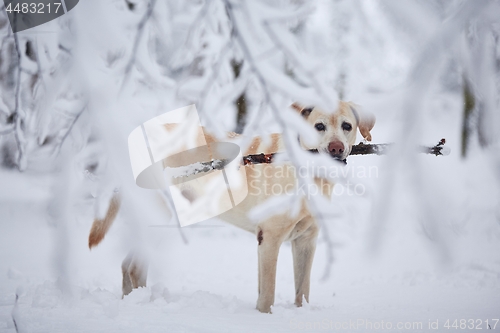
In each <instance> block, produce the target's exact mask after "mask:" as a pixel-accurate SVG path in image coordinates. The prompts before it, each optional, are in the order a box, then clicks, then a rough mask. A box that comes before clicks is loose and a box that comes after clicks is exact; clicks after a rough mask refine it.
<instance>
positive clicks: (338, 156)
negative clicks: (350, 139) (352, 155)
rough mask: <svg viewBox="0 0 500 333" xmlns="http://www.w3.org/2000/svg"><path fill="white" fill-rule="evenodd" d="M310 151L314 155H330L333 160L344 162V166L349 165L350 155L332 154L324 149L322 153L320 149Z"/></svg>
mask: <svg viewBox="0 0 500 333" xmlns="http://www.w3.org/2000/svg"><path fill="white" fill-rule="evenodd" d="M309 151H310V152H312V153H319V152H321V153H323V154H326V155H329V156H330V157H331V158H333V159H334V160H336V161H339V162H343V163H344V164H347V156H349V154H332V153H330V152H329V151H328V150H327V149H322V150H321V151H320V150H318V149H310V150H309ZM344 155H345V156H344Z"/></svg>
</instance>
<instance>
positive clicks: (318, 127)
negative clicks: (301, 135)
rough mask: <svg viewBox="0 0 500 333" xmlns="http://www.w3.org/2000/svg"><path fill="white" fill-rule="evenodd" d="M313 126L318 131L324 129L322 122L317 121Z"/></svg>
mask: <svg viewBox="0 0 500 333" xmlns="http://www.w3.org/2000/svg"><path fill="white" fill-rule="evenodd" d="M314 128H315V129H317V130H318V131H324V130H326V127H325V125H323V124H322V123H317V124H316V125H314Z"/></svg>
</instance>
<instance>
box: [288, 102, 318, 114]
mask: <svg viewBox="0 0 500 333" xmlns="http://www.w3.org/2000/svg"><path fill="white" fill-rule="evenodd" d="M290 106H291V107H292V109H295V110H297V111H299V112H300V115H301V116H302V117H304V118H307V117H309V115H310V114H311V112H312V110H313V109H314V107H303V106H302V105H300V104H299V103H297V102H295V103H293V104H292V105H290Z"/></svg>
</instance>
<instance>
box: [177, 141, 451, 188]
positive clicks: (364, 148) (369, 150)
mask: <svg viewBox="0 0 500 333" xmlns="http://www.w3.org/2000/svg"><path fill="white" fill-rule="evenodd" d="M445 143H446V140H445V139H441V140H440V141H439V143H438V144H437V145H435V146H433V147H421V148H420V152H422V153H426V154H432V155H435V156H446V155H449V154H450V149H449V148H448V147H447V146H445ZM390 146H391V144H390V143H383V144H364V143H360V144H358V145H355V146H352V149H351V153H350V154H349V155H369V154H375V155H385V154H387V153H388V151H389V148H390ZM308 151H309V152H311V153H313V154H318V153H319V151H318V150H317V149H310V150H308ZM276 154H279V153H271V154H264V153H261V154H253V155H247V156H243V158H242V164H243V165H245V166H246V165H252V164H264V163H266V164H269V163H272V162H273V160H274V156H275V155H276ZM332 158H333V159H334V160H337V161H339V162H343V163H344V164H347V159H344V160H341V159H339V158H335V157H332ZM229 162H230V160H228V159H214V160H212V161H208V162H196V163H193V164H190V165H187V166H184V167H178V168H169V169H170V170H171V175H172V177H173V178H179V177H188V176H191V175H196V174H198V173H201V172H210V171H212V170H222V169H224V167H225V166H226V165H227V164H228V163H229Z"/></svg>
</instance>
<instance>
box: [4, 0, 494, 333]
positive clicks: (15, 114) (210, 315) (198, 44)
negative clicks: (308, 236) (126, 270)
mask: <svg viewBox="0 0 500 333" xmlns="http://www.w3.org/2000/svg"><path fill="white" fill-rule="evenodd" d="M0 39H1V41H0V43H1V44H0V163H1V166H0V228H1V229H0V230H1V231H0V331H1V332H16V330H17V332H137V331H143V332H290V331H346V332H349V331H354V330H356V331H372V330H377V331H380V330H383V329H382V328H384V329H386V330H388V331H389V330H390V331H436V329H433V328H435V327H438V328H439V330H440V331H442V330H450V331H462V332H465V331H472V330H476V329H478V328H481V329H488V325H490V328H491V329H496V330H500V324H497V325H496V321H495V319H497V320H498V319H499V318H500V193H499V192H500V186H499V185H500V143H499V138H498V132H499V131H500V110H499V90H500V75H499V73H500V3H499V2H498V1H486V0H485V1H473V0H470V1H462V0H454V1H444V0H433V1H431V0H429V1H420V0H404V1H396V0H379V1H376V0H359V1H347V0H335V1H334V0H332V1H326V0H318V1H303V0H273V1H260V0H255V1H253V0H252V1H250V0H246V1H244V0H241V1H237V0H217V1H215V0H214V1H208V0H206V1H202V0H200V1H198V0H190V1H164V0H160V1H155V0H151V1H138V0H104V1H103V0H82V1H80V3H79V4H78V5H77V6H76V7H75V8H74V9H73V10H72V11H70V12H69V13H68V14H66V15H64V16H62V17H61V18H59V19H57V20H55V21H52V22H49V23H46V24H44V25H41V26H39V27H36V28H33V29H29V30H26V31H24V32H20V33H17V34H16V35H14V34H12V31H11V29H10V26H9V24H8V20H7V17H6V14H5V11H4V9H3V8H2V10H1V11H0ZM234 64H240V65H239V72H238V75H236V73H235V70H234V68H235V66H234ZM242 94H244V99H245V103H246V107H247V113H246V118H244V119H243V120H241V119H240V120H238V117H237V107H236V104H235V101H236V100H237V99H238V97H240V96H242ZM471 96H472V97H471ZM339 98H340V99H343V100H352V101H354V102H355V103H357V104H359V105H361V106H362V107H363V108H364V109H366V110H367V111H370V112H373V113H374V114H375V115H376V116H377V123H376V125H375V128H374V129H373V131H372V137H373V141H374V142H375V143H388V142H394V143H396V145H395V147H394V149H393V150H392V153H391V154H390V155H387V156H373V155H370V156H352V157H350V158H349V159H348V165H347V167H346V169H345V170H346V173H347V176H346V177H343V178H341V179H335V181H337V182H338V183H339V184H340V185H339V186H347V182H349V184H359V186H358V189H360V191H361V189H362V190H363V191H362V193H361V192H360V193H358V194H355V195H353V194H352V192H347V188H345V187H344V190H345V191H344V192H343V193H341V194H335V195H333V196H332V198H330V200H328V201H326V200H322V199H321V198H314V202H313V205H314V207H315V209H316V210H317V213H318V214H319V215H321V216H322V219H321V221H320V222H321V225H322V230H321V233H320V236H319V239H318V246H317V251H316V256H315V260H314V264H313V271H312V281H311V295H310V304H305V306H304V307H302V308H296V307H295V306H294V305H293V299H294V285H293V273H292V258H291V247H290V245H289V244H284V245H283V246H282V248H281V251H280V255H279V259H278V272H277V287H276V301H275V304H274V307H273V308H272V311H273V313H272V314H262V313H259V312H258V311H257V310H256V309H255V304H256V300H257V242H256V239H255V236H254V235H252V234H249V233H247V232H245V231H242V230H239V229H237V228H235V227H233V226H230V225H228V224H224V223H223V222H220V221H218V220H217V219H212V220H209V221H205V222H202V223H199V224H196V225H194V226H192V227H188V228H182V229H180V228H178V225H177V222H176V221H175V220H174V219H173V218H172V215H171V213H170V212H169V211H168V208H165V207H164V206H163V205H161V204H160V201H159V200H158V193H155V192H154V191H148V190H144V189H140V188H139V187H137V186H135V184H134V181H133V177H132V172H131V169H130V166H129V165H130V163H129V160H128V158H129V157H128V152H127V136H128V133H130V131H131V130H132V129H134V128H135V127H136V126H138V125H140V124H141V123H143V122H144V121H146V120H149V119H150V118H152V117H154V116H156V115H159V114H162V113H164V112H167V111H170V110H173V109H175V108H179V107H182V106H185V105H189V104H192V103H195V104H196V105H197V108H198V111H199V113H200V118H201V121H202V123H203V125H204V126H206V127H207V128H208V129H209V130H211V131H212V132H213V133H223V132H226V131H234V130H235V129H237V130H239V131H243V133H244V134H245V135H246V136H249V137H250V136H256V135H259V134H265V133H270V132H284V133H285V137H286V138H288V144H289V147H290V149H291V151H293V152H295V153H294V154H292V155H290V156H289V157H293V156H295V157H296V158H295V159H292V163H295V164H296V165H297V166H299V165H304V164H306V163H307V161H309V162H311V161H315V162H316V164H320V163H323V165H324V164H325V163H326V165H327V166H331V165H333V163H334V162H333V161H328V160H324V159H320V157H318V156H309V155H307V154H304V153H302V154H301V152H300V151H299V150H298V149H299V148H298V147H297V145H296V142H295V140H294V139H293V138H296V135H297V129H298V128H301V127H302V126H303V125H302V124H300V123H298V120H295V118H294V117H292V116H290V114H291V112H292V111H291V110H290V109H289V107H288V106H289V105H290V104H291V102H293V101H299V102H301V103H303V104H306V105H309V104H315V105H321V106H322V107H324V108H329V109H331V110H333V109H334V105H336V103H337V100H338V99H339ZM466 98H469V99H471V98H472V99H473V100H474V103H473V107H472V108H470V109H467V108H466V105H468V104H467V103H465V102H466ZM465 110H469V111H470V112H468V113H467V112H466V111H465ZM358 137H359V136H358ZM290 138H291V139H290ZM441 138H446V141H447V146H448V147H449V148H450V149H451V154H450V155H449V156H446V157H441V156H440V157H435V156H432V155H425V154H418V153H415V151H416V146H418V145H428V146H432V145H434V144H436V143H437V142H438V141H439V140H440V139H441ZM297 156H298V157H297ZM306 160H307V161H306ZM363 168H366V169H367V170H368V169H369V168H371V169H370V170H376V172H375V173H372V174H371V176H369V177H368V176H367V177H362V176H359V175H358V174H357V173H354V175H353V174H352V172H351V171H352V170H355V171H356V172H357V171H359V170H362V169H363ZM348 171H349V172H348ZM305 181H307V179H305ZM342 184H344V185H342ZM115 187H120V190H121V191H122V192H123V193H124V199H123V200H124V204H123V207H122V210H121V213H120V214H119V216H118V218H117V221H115V223H114V224H113V226H112V228H111V229H110V231H109V233H108V234H107V236H106V238H105V239H104V241H103V242H102V243H101V244H100V245H99V246H98V247H97V248H95V249H93V250H92V251H89V249H88V232H89V230H90V226H91V223H92V221H93V218H94V216H95V215H102V214H103V212H104V211H105V210H106V208H107V207H106V203H107V202H108V200H109V197H110V195H111V193H112V191H113V189H114V188H115ZM337 189H339V192H337V193H340V189H342V187H339V188H337ZM351 189H352V187H351ZM291 200H292V202H290V203H289V205H292V204H293V202H296V201H293V200H297V199H293V198H292V199H291ZM287 207H288V206H287ZM131 249H136V250H140V251H141V252H142V253H144V255H145V256H146V257H148V258H149V275H148V281H147V287H146V288H141V289H138V290H135V291H133V292H132V293H131V294H130V295H128V296H126V297H125V298H124V299H121V269H120V264H121V262H122V260H123V258H124V257H125V256H126V255H127V253H129V251H130V250H131ZM16 298H17V301H16ZM455 320H457V321H455ZM461 320H462V321H461ZM471 320H472V321H471ZM14 322H15V323H14ZM368 322H369V323H368ZM464 322H465V324H463V323H464ZM389 323H390V325H391V327H392V329H388V328H389V326H388V325H389ZM419 323H421V325H422V326H418V325H419ZM446 323H448V324H449V329H447V328H446V327H445V324H446ZM471 323H472V324H471ZM453 324H454V325H455V327H453ZM347 325H348V326H347ZM351 325H355V327H353V326H351ZM370 325H371V326H370ZM377 325H379V326H377ZM380 325H385V326H380ZM415 325H417V326H415ZM436 325H437V326H436ZM495 325H496V326H495ZM342 327H343V328H342ZM398 327H399V328H398ZM377 328H378V329H377ZM405 328H406V329H405Z"/></svg>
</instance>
